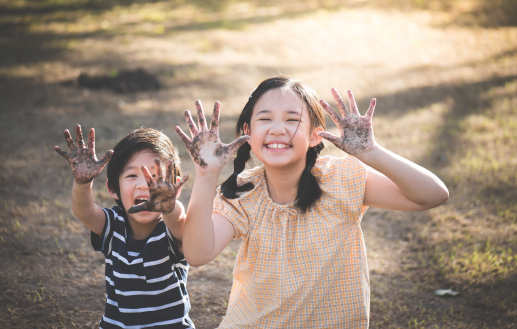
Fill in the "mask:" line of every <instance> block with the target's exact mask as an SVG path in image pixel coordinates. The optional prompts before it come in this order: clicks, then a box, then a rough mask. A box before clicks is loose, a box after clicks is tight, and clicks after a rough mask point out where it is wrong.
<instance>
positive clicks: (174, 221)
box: [163, 200, 187, 241]
mask: <svg viewBox="0 0 517 329" xmlns="http://www.w3.org/2000/svg"><path fill="white" fill-rule="evenodd" d="M186 218H187V215H186V213H185V207H183V204H182V203H181V202H179V201H178V200H176V205H175V206H174V210H173V211H172V212H171V213H169V214H163V221H164V222H165V225H167V228H168V229H169V231H170V232H171V234H172V235H173V236H174V238H175V239H176V240H178V241H182V240H183V230H184V228H185V219H186Z"/></svg>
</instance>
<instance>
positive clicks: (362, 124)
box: [318, 88, 376, 156]
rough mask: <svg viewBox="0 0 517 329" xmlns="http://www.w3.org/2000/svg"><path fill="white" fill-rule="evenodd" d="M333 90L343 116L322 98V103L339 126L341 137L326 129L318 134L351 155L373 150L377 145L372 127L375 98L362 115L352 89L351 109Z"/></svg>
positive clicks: (350, 92)
mask: <svg viewBox="0 0 517 329" xmlns="http://www.w3.org/2000/svg"><path fill="white" fill-rule="evenodd" d="M331 92H332V96H334V99H335V100H336V102H337V105H338V107H339V111H340V112H341V116H339V115H338V114H337V113H336V112H335V111H334V109H333V108H332V107H331V106H330V105H329V104H327V102H325V101H324V100H320V104H321V105H322V106H323V108H324V109H325V110H326V111H327V113H328V114H329V115H330V117H331V118H332V121H334V123H335V124H336V126H337V127H338V128H339V131H340V132H341V137H336V136H334V135H332V134H330V133H328V132H326V131H323V132H320V133H318V134H319V135H320V136H321V137H323V138H325V139H327V140H329V141H330V142H332V143H333V144H334V145H336V146H337V147H338V148H339V149H341V150H343V151H345V152H346V153H348V154H350V155H354V156H357V155H360V154H363V153H366V152H369V151H371V150H373V149H374V148H375V145H376V144H375V138H374V137H373V128H372V116H373V111H374V110H375V103H376V100H375V98H373V99H372V101H371V102H370V107H369V108H368V111H366V114H365V115H364V116H361V115H360V114H359V111H358V109H357V105H356V103H355V99H354V95H353V94H352V91H351V90H349V91H348V99H349V104H350V110H349V109H348V108H347V107H346V105H345V103H344V102H343V100H342V99H341V97H340V96H339V94H338V92H337V90H336V89H335V88H332V89H331Z"/></svg>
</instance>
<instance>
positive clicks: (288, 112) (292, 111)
mask: <svg viewBox="0 0 517 329" xmlns="http://www.w3.org/2000/svg"><path fill="white" fill-rule="evenodd" d="M271 112H273V111H271V110H261V111H258V112H257V115H260V114H265V113H271ZM287 114H297V115H300V112H299V111H296V110H290V111H287Z"/></svg>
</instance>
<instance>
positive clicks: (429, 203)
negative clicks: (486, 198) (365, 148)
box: [357, 145, 449, 209]
mask: <svg viewBox="0 0 517 329" xmlns="http://www.w3.org/2000/svg"><path fill="white" fill-rule="evenodd" d="M357 158H358V159H359V160H361V161H362V162H363V163H364V164H366V165H368V166H370V167H371V168H373V169H375V170H377V171H378V172H380V173H382V174H384V175H385V176H386V177H388V178H389V179H390V180H391V181H392V182H393V183H395V185H397V187H398V188H399V189H400V191H401V192H402V193H403V194H404V195H405V196H406V197H407V198H408V199H409V200H411V201H412V202H414V203H416V204H418V205H420V206H422V209H428V208H433V207H436V206H438V205H440V204H442V203H443V202H445V201H446V200H447V199H448V197H449V192H448V190H447V187H445V184H444V183H443V182H442V181H441V180H440V179H439V178H438V177H437V176H436V175H434V174H433V173H431V172H430V171H429V170H427V169H425V168H423V167H421V166H419V165H417V164H415V163H413V162H411V161H409V160H407V159H405V158H403V157H401V156H399V155H397V154H395V153H393V152H390V151H389V150H387V149H385V148H383V147H381V146H378V145H377V146H376V147H375V148H374V149H373V150H372V151H370V152H368V153H365V154H363V155H359V156H357Z"/></svg>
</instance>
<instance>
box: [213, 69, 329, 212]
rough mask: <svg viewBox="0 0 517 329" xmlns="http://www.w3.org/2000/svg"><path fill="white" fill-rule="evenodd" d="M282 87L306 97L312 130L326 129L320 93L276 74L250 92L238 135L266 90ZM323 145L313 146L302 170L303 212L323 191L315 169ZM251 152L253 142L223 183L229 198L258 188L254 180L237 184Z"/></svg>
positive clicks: (242, 149) (246, 145) (298, 201)
mask: <svg viewBox="0 0 517 329" xmlns="http://www.w3.org/2000/svg"><path fill="white" fill-rule="evenodd" d="M278 88H289V89H290V90H291V91H293V92H294V93H296V94H297V95H298V96H299V97H300V98H301V99H302V101H303V102H304V103H305V105H307V109H308V111H309V116H310V121H311V130H312V129H314V128H316V127H322V128H323V129H325V118H324V115H323V109H322V107H321V105H320V104H319V102H318V97H317V95H316V93H315V92H314V91H313V90H312V89H310V88H308V87H307V86H305V85H304V84H302V83H301V82H299V81H297V80H295V79H293V78H291V77H287V76H276V77H272V78H269V79H266V80H264V81H262V82H261V83H260V84H259V86H258V87H257V89H255V90H254V91H253V92H252V94H251V95H250V98H249V99H248V102H247V103H246V105H245V106H244V109H243V110H242V112H241V115H240V116H239V119H238V120H237V125H236V127H235V133H236V136H237V137H238V136H241V135H244V124H245V123H246V124H248V126H250V122H251V116H252V115H253V109H254V108H255V104H256V103H257V101H258V100H259V99H260V97H262V95H264V94H265V93H266V92H268V91H270V90H273V89H278ZM323 147H324V145H323V142H320V143H319V144H318V145H316V146H313V147H309V149H308V150H307V155H306V162H305V169H304V170H303V172H302V176H301V178H300V183H299V184H298V192H297V195H296V207H297V208H298V209H299V210H301V212H302V213H305V212H306V211H307V210H309V209H310V208H311V207H312V206H313V205H314V203H315V202H316V201H318V200H319V198H320V197H321V195H322V194H323V191H322V190H321V188H320V186H319V183H318V180H317V179H316V177H315V176H314V175H313V174H312V171H311V170H312V168H313V167H314V165H315V163H316V160H317V159H318V155H319V154H320V152H321V150H323ZM250 151H251V146H250V144H249V143H244V144H242V146H241V147H240V148H239V150H238V151H237V156H236V157H235V159H234V161H233V166H234V171H233V174H232V175H231V176H230V177H228V179H227V180H226V181H225V182H224V183H223V184H222V185H221V191H222V193H223V195H224V197H225V198H227V199H236V198H238V194H237V193H239V192H248V191H251V190H252V189H253V188H254V185H253V183H251V182H248V183H245V184H244V185H242V186H239V185H237V176H238V175H239V174H240V173H241V172H242V171H243V170H244V168H245V166H246V162H248V161H249V160H250V159H251V156H250Z"/></svg>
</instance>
